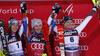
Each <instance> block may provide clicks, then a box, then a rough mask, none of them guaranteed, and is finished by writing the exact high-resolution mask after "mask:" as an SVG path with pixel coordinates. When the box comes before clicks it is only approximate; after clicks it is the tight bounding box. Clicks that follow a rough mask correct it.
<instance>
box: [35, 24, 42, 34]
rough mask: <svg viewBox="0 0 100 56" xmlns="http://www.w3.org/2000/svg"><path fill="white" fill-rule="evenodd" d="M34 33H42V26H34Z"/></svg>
mask: <svg viewBox="0 0 100 56" xmlns="http://www.w3.org/2000/svg"><path fill="white" fill-rule="evenodd" d="M34 31H35V32H37V33H40V32H41V31H42V25H35V26H34Z"/></svg>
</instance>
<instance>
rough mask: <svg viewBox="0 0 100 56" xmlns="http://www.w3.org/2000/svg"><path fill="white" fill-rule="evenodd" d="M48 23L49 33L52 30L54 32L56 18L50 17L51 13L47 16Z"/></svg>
mask: <svg viewBox="0 0 100 56" xmlns="http://www.w3.org/2000/svg"><path fill="white" fill-rule="evenodd" d="M47 23H48V25H49V34H50V33H51V32H52V30H54V31H55V32H57V26H56V25H55V24H56V19H54V18H52V17H51V15H50V16H49V18H48V22H47Z"/></svg>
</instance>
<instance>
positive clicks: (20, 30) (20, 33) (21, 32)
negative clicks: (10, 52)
mask: <svg viewBox="0 0 100 56" xmlns="http://www.w3.org/2000/svg"><path fill="white" fill-rule="evenodd" d="M23 31H24V29H23V24H22V25H21V26H20V28H19V36H20V37H21V36H22V34H23Z"/></svg>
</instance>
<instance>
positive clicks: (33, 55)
mask: <svg viewBox="0 0 100 56" xmlns="http://www.w3.org/2000/svg"><path fill="white" fill-rule="evenodd" d="M23 19H25V18H23ZM23 26H24V33H25V36H26V38H27V52H28V56H42V54H43V53H44V52H45V41H44V37H42V38H38V35H36V34H32V33H30V32H29V31H28V29H27V22H26V21H23ZM26 34H27V35H28V36H27V35H26Z"/></svg>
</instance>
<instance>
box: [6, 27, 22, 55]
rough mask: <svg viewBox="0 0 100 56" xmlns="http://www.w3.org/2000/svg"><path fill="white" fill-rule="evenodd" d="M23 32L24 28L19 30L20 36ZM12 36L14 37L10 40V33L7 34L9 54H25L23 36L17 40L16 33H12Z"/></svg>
mask: <svg viewBox="0 0 100 56" xmlns="http://www.w3.org/2000/svg"><path fill="white" fill-rule="evenodd" d="M21 27H22V26H21ZM21 27H20V29H21ZM22 32H23V31H22V30H19V36H20V37H21V35H22ZM11 36H12V39H9V40H8V37H9V35H8V34H7V35H6V39H7V44H8V54H9V56H24V52H23V49H22V42H21V38H20V40H18V41H17V39H16V38H15V34H12V35H11Z"/></svg>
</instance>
